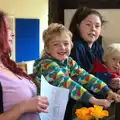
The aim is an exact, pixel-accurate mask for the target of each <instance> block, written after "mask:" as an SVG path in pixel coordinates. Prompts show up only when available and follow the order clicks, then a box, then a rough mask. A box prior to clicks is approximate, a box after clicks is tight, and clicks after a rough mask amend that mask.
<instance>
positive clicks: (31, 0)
mask: <svg viewBox="0 0 120 120" xmlns="http://www.w3.org/2000/svg"><path fill="white" fill-rule="evenodd" d="M0 9H1V10H4V11H5V12H7V13H8V14H10V15H13V16H15V17H17V18H39V19H40V51H41V50H42V49H43V42H42V32H43V30H44V29H45V28H46V27H47V26H48V0H0ZM33 62H34V61H30V62H27V64H28V73H31V72H32V66H33Z"/></svg>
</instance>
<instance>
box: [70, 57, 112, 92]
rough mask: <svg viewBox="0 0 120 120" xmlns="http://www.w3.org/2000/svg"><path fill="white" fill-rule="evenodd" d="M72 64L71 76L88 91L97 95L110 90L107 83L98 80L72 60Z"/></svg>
mask: <svg viewBox="0 0 120 120" xmlns="http://www.w3.org/2000/svg"><path fill="white" fill-rule="evenodd" d="M69 63H70V66H69V67H70V75H71V76H72V77H73V78H75V79H76V81H77V82H78V83H79V84H81V85H83V86H84V87H85V88H86V89H88V90H91V91H93V92H95V93H97V92H104V93H106V94H107V92H108V91H109V90H110V89H109V88H108V86H107V84H106V83H104V82H103V81H102V80H100V79H98V78H97V77H95V76H94V75H92V74H89V73H88V72H86V71H85V70H84V69H82V68H81V67H80V66H78V64H77V63H76V62H75V61H74V60H73V59H72V58H71V59H70V60H69Z"/></svg>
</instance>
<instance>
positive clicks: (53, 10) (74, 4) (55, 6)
mask: <svg viewBox="0 0 120 120" xmlns="http://www.w3.org/2000/svg"><path fill="white" fill-rule="evenodd" d="M80 5H85V6H87V7H90V8H94V9H120V0H49V15H48V20H49V21H48V24H50V23H53V22H58V23H62V24H64V10H65V9H76V8H78V7H79V6H80Z"/></svg>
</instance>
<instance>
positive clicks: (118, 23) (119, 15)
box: [64, 9, 120, 48]
mask: <svg viewBox="0 0 120 120" xmlns="http://www.w3.org/2000/svg"><path fill="white" fill-rule="evenodd" d="M75 11H76V10H75V9H66V10H65V11H64V14H65V16H64V18H65V19H64V21H65V25H66V27H69V23H70V21H71V18H72V16H73V14H74V13H75ZM98 11H99V12H100V13H101V15H102V16H103V18H104V19H105V20H107V21H108V22H107V23H106V24H105V25H104V26H103V28H102V35H103V46H104V48H106V46H108V45H109V44H111V43H115V42H118V43H120V10H119V9H104V10H103V9H99V10H98Z"/></svg>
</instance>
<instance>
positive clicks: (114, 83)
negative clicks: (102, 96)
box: [110, 78, 120, 89]
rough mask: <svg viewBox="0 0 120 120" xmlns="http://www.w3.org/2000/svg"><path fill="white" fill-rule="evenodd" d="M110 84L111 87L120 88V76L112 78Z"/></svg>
mask: <svg viewBox="0 0 120 120" xmlns="http://www.w3.org/2000/svg"><path fill="white" fill-rule="evenodd" d="M110 86H111V88H113V89H118V88H120V78H113V79H112V80H111V82H110Z"/></svg>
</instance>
